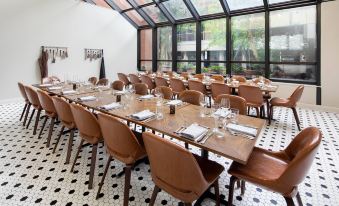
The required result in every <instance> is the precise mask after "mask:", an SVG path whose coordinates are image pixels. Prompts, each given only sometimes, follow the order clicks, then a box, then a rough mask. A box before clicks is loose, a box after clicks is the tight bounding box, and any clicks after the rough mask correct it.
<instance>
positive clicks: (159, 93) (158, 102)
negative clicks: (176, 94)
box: [154, 87, 163, 104]
mask: <svg viewBox="0 0 339 206" xmlns="http://www.w3.org/2000/svg"><path fill="white" fill-rule="evenodd" d="M154 95H155V96H156V97H157V99H158V101H157V104H161V102H162V98H163V94H162V91H161V88H159V87H157V88H155V89H154Z"/></svg>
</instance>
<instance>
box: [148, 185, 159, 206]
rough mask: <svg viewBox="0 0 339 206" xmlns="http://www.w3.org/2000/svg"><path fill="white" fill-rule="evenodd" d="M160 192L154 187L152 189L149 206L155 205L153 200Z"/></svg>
mask: <svg viewBox="0 0 339 206" xmlns="http://www.w3.org/2000/svg"><path fill="white" fill-rule="evenodd" d="M159 191H160V188H159V187H158V186H156V185H154V189H153V193H152V197H151V201H150V202H149V206H153V205H154V203H155V200H156V199H157V195H158V193H159Z"/></svg>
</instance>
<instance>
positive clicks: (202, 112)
mask: <svg viewBox="0 0 339 206" xmlns="http://www.w3.org/2000/svg"><path fill="white" fill-rule="evenodd" d="M200 106H201V109H200V117H206V116H207V115H206V113H207V112H206V110H207V102H206V100H205V98H201V99H200Z"/></svg>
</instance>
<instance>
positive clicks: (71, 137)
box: [65, 129, 74, 164]
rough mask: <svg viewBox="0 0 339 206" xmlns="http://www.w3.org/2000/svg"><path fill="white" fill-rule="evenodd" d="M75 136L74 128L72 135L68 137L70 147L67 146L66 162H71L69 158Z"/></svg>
mask: <svg viewBox="0 0 339 206" xmlns="http://www.w3.org/2000/svg"><path fill="white" fill-rule="evenodd" d="M73 137H74V129H72V130H71V134H70V137H69V139H68V148H67V155H66V162H65V164H69V160H70V159H71V153H72V144H73Z"/></svg>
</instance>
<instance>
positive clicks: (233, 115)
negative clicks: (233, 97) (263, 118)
mask: <svg viewBox="0 0 339 206" xmlns="http://www.w3.org/2000/svg"><path fill="white" fill-rule="evenodd" d="M238 116H239V110H238V109H231V117H230V120H231V122H232V123H233V124H237V123H238Z"/></svg>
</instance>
